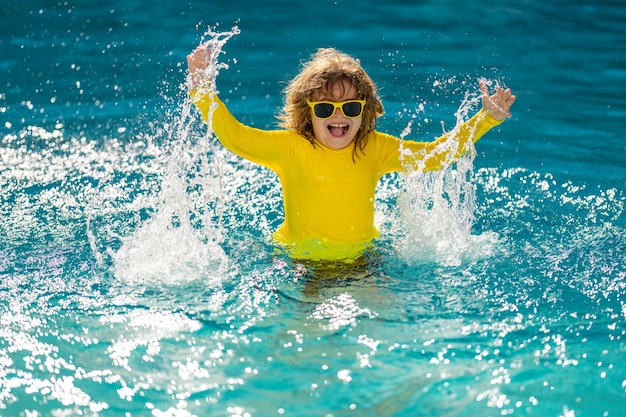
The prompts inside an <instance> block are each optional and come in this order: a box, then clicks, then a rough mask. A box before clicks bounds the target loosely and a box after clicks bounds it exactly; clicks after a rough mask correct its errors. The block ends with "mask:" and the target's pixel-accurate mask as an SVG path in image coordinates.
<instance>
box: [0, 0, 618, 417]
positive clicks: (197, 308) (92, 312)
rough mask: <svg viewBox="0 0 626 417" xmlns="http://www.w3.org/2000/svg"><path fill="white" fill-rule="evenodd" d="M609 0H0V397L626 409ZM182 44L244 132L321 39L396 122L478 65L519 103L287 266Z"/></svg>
mask: <svg viewBox="0 0 626 417" xmlns="http://www.w3.org/2000/svg"><path fill="white" fill-rule="evenodd" d="M625 20H626V6H624V5H622V4H621V3H620V2H611V1H604V2H565V1H552V2H539V1H533V0H527V1H522V0H515V1H507V2H504V1H493V2H490V3H485V2H478V1H467V2H452V1H437V2H435V1H426V2H414V3H411V2H403V1H390V2H367V1H366V2H362V3H359V4H356V3H354V2H347V1H343V0H338V1H317V2H308V3H301V4H298V5H297V7H296V6H294V4H293V3H292V2H282V1H275V2H271V3H270V4H264V2H251V1H247V0H240V1H236V2H235V3H228V2H165V3H163V4H160V3H159V4H156V3H155V4H151V5H146V3H144V2H140V1H137V0H125V1H111V2H87V1H68V2H56V3H55V2H44V1H34V2H16V1H8V2H4V3H3V5H2V6H0V24H1V26H2V28H3V29H2V33H1V34H0V68H1V70H2V79H1V80H0V116H1V117H0V190H1V198H0V325H1V326H0V415H2V416H73V415H87V416H119V415H127V416H144V415H154V416H274V415H275V416H280V415H285V416H347V415H354V416H502V415H513V416H555V417H556V416H562V417H574V416H575V417H580V416H622V415H624V414H625V413H626V411H625V410H626V370H625V368H624V363H625V362H626V344H625V338H626V336H625V331H626V216H625V214H624V210H625V204H626V156H625V155H626V142H625V141H624V133H623V132H624V127H626V125H625V122H624V121H625V120H626V102H625V101H624V93H626V90H625V86H626V28H625V27H624V24H623V22H624V21H625ZM202 41H210V42H213V43H214V45H215V46H216V48H221V50H222V51H223V54H221V55H220V58H219V63H220V64H219V68H214V71H213V72H212V76H216V77H217V78H216V85H217V88H218V89H219V91H220V95H221V97H222V98H223V99H227V100H228V105H229V108H230V109H231V111H232V112H233V113H234V114H235V115H236V116H237V117H238V118H239V119H240V120H241V121H242V122H244V123H246V124H249V125H253V126H256V127H259V128H273V127H275V126H276V119H275V115H276V114H277V112H278V110H279V109H280V107H281V103H282V96H281V90H282V88H283V87H284V85H285V82H286V81H288V80H289V79H290V78H291V77H293V76H294V75H295V74H296V73H297V72H298V69H299V65H300V62H301V61H303V60H306V59H308V57H309V56H310V54H311V53H312V52H313V51H315V49H316V48H318V47H326V46H334V47H336V48H338V49H341V50H343V51H345V52H347V53H349V54H351V55H354V56H356V57H358V58H359V59H360V60H361V62H362V64H363V66H364V67H365V69H366V70H367V71H368V73H369V74H370V76H371V77H372V78H373V79H374V80H375V81H376V82H377V84H378V86H379V89H380V94H381V96H382V98H383V104H384V105H385V110H386V114H385V116H384V117H383V118H381V119H380V120H379V124H378V129H379V130H381V131H385V132H388V133H391V134H394V135H396V136H401V135H402V136H403V137H405V136H406V137H407V138H411V139H417V140H432V139H434V138H435V137H437V136H438V135H440V134H441V132H442V129H445V130H449V129H451V128H453V127H454V126H455V123H456V117H455V114H456V115H459V116H462V115H464V114H465V113H466V112H469V113H470V114H471V113H473V112H475V111H476V110H477V109H478V106H479V102H478V100H477V97H478V81H477V80H478V79H479V78H485V79H487V80H489V81H490V83H491V87H492V88H494V86H495V85H496V84H498V85H503V86H506V87H510V88H511V89H512V90H513V92H514V93H515V94H516V95H517V97H518V98H517V102H516V103H515V104H514V107H513V118H512V119H509V120H507V121H506V122H505V123H504V124H502V125H500V126H498V127H497V128H495V129H493V130H492V131H491V132H489V133H488V134H487V135H486V136H485V137H483V138H482V139H481V140H480V141H479V142H478V143H477V144H476V149H475V152H473V153H470V154H469V155H467V156H466V157H464V158H463V159H462V160H460V161H459V162H458V163H457V164H455V165H454V166H453V167H450V168H448V169H446V170H443V171H439V172H436V173H429V174H424V173H408V174H406V175H390V176H387V177H385V178H384V179H383V180H382V181H381V183H380V185H379V189H378V191H377V196H376V197H377V198H376V221H377V224H378V226H379V228H380V230H381V234H382V236H381V239H380V240H379V242H378V243H377V244H378V249H377V251H376V252H375V253H372V254H368V257H367V259H365V260H364V261H363V262H360V263H357V264H352V265H349V266H346V265H340V264H330V265H329V264H326V265H324V264H322V265H301V264H298V263H297V262H294V261H292V260H290V259H288V258H286V257H284V256H282V255H277V254H276V252H275V248H274V247H273V246H272V244H271V240H270V236H271V233H272V231H273V230H275V229H276V228H277V227H278V226H279V225H280V223H281V221H282V216H283V214H282V207H281V189H280V186H279V184H278V183H277V179H276V177H275V176H274V174H272V173H271V172H269V171H267V170H266V169H263V168H260V167H258V166H255V165H253V164H250V163H248V162H246V161H243V160H241V159H239V158H237V157H234V156H233V155H232V154H230V153H229V152H227V151H225V150H223V149H222V148H221V146H220V145H219V143H218V142H217V141H216V139H215V138H214V137H213V136H212V135H211V134H210V131H209V130H207V127H206V126H205V125H204V124H203V123H202V122H201V120H200V117H199V115H198V113H197V112H196V111H195V109H194V108H193V106H192V105H191V103H190V102H189V100H188V98H187V97H186V89H185V77H186V62H185V57H186V55H187V54H188V53H189V52H190V51H191V50H192V49H193V48H195V47H196V46H197V45H198V44H199V43H200V42H202ZM218 73H219V74H218Z"/></svg>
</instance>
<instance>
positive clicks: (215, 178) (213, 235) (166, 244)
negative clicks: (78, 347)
mask: <svg viewBox="0 0 626 417" xmlns="http://www.w3.org/2000/svg"><path fill="white" fill-rule="evenodd" d="M238 33H239V29H238V28H237V27H234V28H232V30H231V31H229V32H223V33H220V32H215V31H213V30H211V29H209V30H208V31H207V32H206V33H205V34H204V36H203V39H202V42H201V45H202V46H205V47H208V48H209V49H210V51H211V56H210V61H209V65H208V66H207V67H206V69H205V70H204V71H202V74H201V76H200V80H201V82H200V83H199V84H197V85H196V87H197V88H198V91H199V92H200V93H203V94H215V89H214V86H215V80H216V78H217V75H218V73H219V70H220V69H223V68H227V67H228V65H227V64H225V63H219V62H218V60H217V58H218V56H219V55H220V54H221V53H222V48H223V46H224V45H225V44H226V42H227V41H228V40H229V39H230V38H231V37H232V36H234V35H236V34H238ZM187 81H189V79H188V80H187ZM181 88H184V89H185V92H186V89H187V87H186V86H182V87H181ZM213 110H214V109H210V113H209V114H211V112H212V111H213ZM173 120H174V123H173V124H172V125H171V126H169V129H167V130H168V131H167V132H166V134H167V135H168V136H169V137H170V139H171V142H170V146H169V150H168V151H169V156H168V159H167V163H166V164H165V170H164V171H165V172H164V173H163V174H162V178H163V179H162V182H161V187H160V193H159V196H158V202H157V204H156V210H155V212H154V213H153V214H152V215H151V217H150V218H149V219H148V220H147V221H145V222H144V223H143V224H141V225H140V226H139V228H138V229H137V230H135V231H134V233H133V234H132V235H130V236H125V237H120V238H119V240H120V241H121V246H120V247H119V249H118V250H117V251H113V250H112V249H111V248H110V247H108V248H107V249H106V251H107V253H108V254H109V255H110V257H111V259H112V261H113V269H114V275H115V276H116V277H117V278H118V279H122V280H126V281H146V280H157V281H159V282H168V283H178V282H188V281H190V280H194V279H198V278H209V277H213V276H215V275H217V276H219V275H221V273H222V272H223V270H224V268H225V266H226V261H227V258H226V255H225V253H224V251H223V249H222V248H221V246H220V242H221V240H222V236H223V231H222V227H221V214H220V213H221V211H222V197H221V196H222V184H221V168H220V161H219V158H218V157H217V156H216V153H215V152H214V146H217V145H216V143H215V140H214V139H213V135H212V127H211V123H210V120H211V117H210V116H209V118H208V126H207V131H206V135H204V136H202V135H197V134H194V132H193V127H194V125H195V123H196V122H197V119H196V117H195V114H194V112H193V102H192V100H191V99H190V98H189V96H188V95H187V94H185V99H184V102H183V105H182V109H181V110H180V114H179V115H175V116H174V117H173ZM88 233H89V236H90V241H91V244H92V248H95V247H96V245H95V242H94V241H95V239H96V237H95V234H94V233H93V231H91V230H90V231H88Z"/></svg>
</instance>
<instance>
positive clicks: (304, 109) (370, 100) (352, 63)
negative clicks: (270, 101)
mask: <svg viewBox="0 0 626 417" xmlns="http://www.w3.org/2000/svg"><path fill="white" fill-rule="evenodd" d="M344 81H347V82H348V83H349V84H350V85H351V86H353V87H354V88H355V89H356V91H357V94H358V95H359V97H358V98H359V99H361V100H365V101H366V103H365V107H364V108H363V114H362V117H363V119H362V122H361V127H360V128H359V130H358V131H357V134H356V136H355V137H354V140H353V143H354V149H353V151H352V155H353V159H354V156H358V151H360V152H361V153H363V152H364V150H365V146H366V145H367V136H368V133H370V132H371V131H372V130H374V129H375V128H376V120H377V119H378V117H379V116H381V115H383V114H384V110H383V105H382V103H381V101H380V99H379V98H378V97H377V95H376V84H374V82H373V81H372V79H371V78H370V77H369V76H368V75H367V73H366V72H365V71H364V70H363V68H362V67H361V63H360V61H359V60H358V59H355V58H353V57H351V56H350V55H347V54H345V53H343V52H340V51H338V50H336V49H334V48H320V49H318V50H317V52H315V53H314V54H313V56H312V57H311V60H310V61H308V62H306V63H304V65H303V67H302V70H301V71H300V73H299V74H298V75H297V76H296V77H295V78H294V79H293V80H292V81H291V82H290V83H289V84H288V85H287V87H286V88H285V90H284V93H285V105H284V107H283V110H282V113H281V114H280V115H279V116H278V119H279V120H280V126H281V127H282V128H285V129H288V130H294V131H295V132H297V133H298V134H300V135H301V136H303V137H304V138H306V139H307V140H308V141H309V142H311V144H313V146H315V135H314V133H313V123H312V121H311V117H312V116H311V109H310V107H309V105H308V104H307V99H309V100H311V101H314V100H315V99H316V97H319V96H320V95H321V96H324V97H332V92H333V89H334V87H335V86H338V87H340V88H341V89H343V88H344V84H343V82H344ZM342 92H343V91H342Z"/></svg>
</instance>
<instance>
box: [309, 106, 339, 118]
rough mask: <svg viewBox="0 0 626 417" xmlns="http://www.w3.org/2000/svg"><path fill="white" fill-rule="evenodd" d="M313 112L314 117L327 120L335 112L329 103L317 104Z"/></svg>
mask: <svg viewBox="0 0 626 417" xmlns="http://www.w3.org/2000/svg"><path fill="white" fill-rule="evenodd" d="M313 110H314V111H315V117H317V118H320V119H328V118H329V117H330V116H332V115H333V113H334V112H335V106H333V105H332V104H330V103H318V104H316V105H315V107H314V109H313Z"/></svg>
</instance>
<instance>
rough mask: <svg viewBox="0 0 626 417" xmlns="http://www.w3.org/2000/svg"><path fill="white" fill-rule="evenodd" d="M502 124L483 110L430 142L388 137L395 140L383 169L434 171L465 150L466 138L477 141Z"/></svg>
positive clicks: (450, 161) (385, 170)
mask: <svg viewBox="0 0 626 417" xmlns="http://www.w3.org/2000/svg"><path fill="white" fill-rule="evenodd" d="M500 123H502V121H501V120H497V119H495V118H494V117H492V116H491V115H490V114H489V113H487V112H485V111H484V110H480V111H479V112H478V113H476V114H475V115H474V116H473V117H472V118H471V119H469V120H468V121H466V122H465V123H463V124H461V125H460V126H458V127H456V128H454V129H453V130H451V131H450V132H448V133H446V134H445V135H443V136H441V137H439V138H438V139H437V140H435V141H432V142H416V141H412V140H402V139H399V138H395V137H392V136H390V137H388V138H387V140H391V141H395V142H396V145H395V146H393V151H392V154H391V155H389V156H388V157H387V158H386V161H385V163H384V165H383V166H384V168H383V171H384V172H397V171H403V170H406V169H408V170H422V171H435V170H438V169H442V168H444V167H446V166H448V165H450V164H452V163H453V162H454V161H456V160H457V159H458V158H460V157H461V156H462V155H463V154H465V152H467V145H468V143H469V142H470V141H472V142H473V143H475V142H477V141H478V140H479V139H480V138H481V137H482V136H483V135H484V134H485V133H487V132H488V131H489V130H491V129H492V128H493V127H495V126H497V125H499V124H500Z"/></svg>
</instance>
